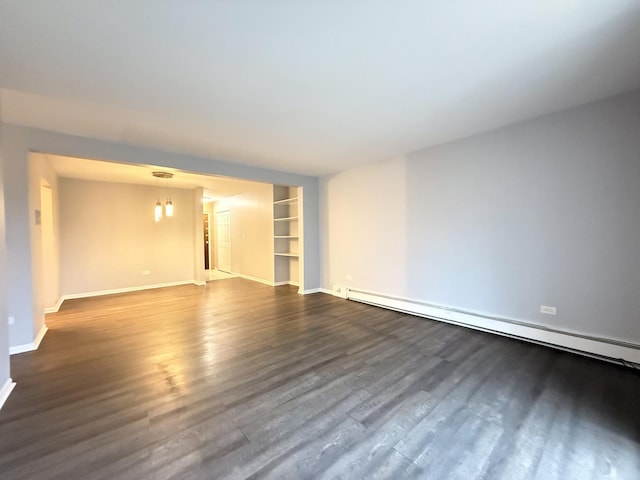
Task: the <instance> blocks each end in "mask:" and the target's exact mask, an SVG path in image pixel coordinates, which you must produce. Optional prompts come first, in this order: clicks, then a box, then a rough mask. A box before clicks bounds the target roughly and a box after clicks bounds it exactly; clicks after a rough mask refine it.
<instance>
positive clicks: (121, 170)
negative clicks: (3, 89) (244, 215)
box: [33, 153, 256, 201]
mask: <svg viewBox="0 0 640 480" xmlns="http://www.w3.org/2000/svg"><path fill="white" fill-rule="evenodd" d="M33 155H40V154H38V153H34V154H33ZM45 157H46V159H47V160H48V161H49V163H50V164H51V166H52V167H53V169H54V170H55V172H56V174H57V175H58V176H59V177H63V178H80V179H83V180H94V181H97V182H114V183H132V184H135V185H155V186H160V187H162V188H165V187H166V186H168V187H170V188H189V189H191V188H196V187H203V188H204V196H205V197H209V199H210V200H212V201H215V200H220V199H222V198H227V197H231V196H233V195H238V194H240V193H244V192H247V191H249V190H252V187H253V186H254V185H255V184H256V182H250V181H247V180H238V179H235V178H228V177H219V176H214V175H199V174H195V173H190V172H183V171H181V170H177V169H171V168H164V167H154V166H153V165H131V164H127V163H114V162H102V161H99V160H87V159H83V158H75V157H65V156H61V155H45ZM155 171H163V172H170V173H173V178H172V179H171V180H169V181H168V183H167V180H158V179H157V178H156V177H154V176H153V175H152V174H151V172H155Z"/></svg>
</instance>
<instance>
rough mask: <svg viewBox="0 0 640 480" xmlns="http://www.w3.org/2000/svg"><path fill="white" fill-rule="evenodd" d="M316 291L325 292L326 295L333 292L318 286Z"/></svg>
mask: <svg viewBox="0 0 640 480" xmlns="http://www.w3.org/2000/svg"><path fill="white" fill-rule="evenodd" d="M318 291H320V292H322V293H326V294H327V295H333V292H332V291H331V290H330V289H328V288H319V289H318Z"/></svg>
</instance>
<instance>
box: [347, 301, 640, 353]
mask: <svg viewBox="0 0 640 480" xmlns="http://www.w3.org/2000/svg"><path fill="white" fill-rule="evenodd" d="M347 298H348V299H349V300H355V301H357V302H362V303H368V304H371V305H376V306H380V307H384V308H389V309H391V310H397V311H400V312H406V313H409V314H412V315H418V316H421V317H427V318H431V319H434V320H440V321H443V322H447V323H452V324H455V325H460V326H463V327H468V328H472V329H475V330H482V331H485V332H490V333H496V334H499V335H504V336H508V337H515V338H518V339H521V340H528V341H531V342H534V343H539V344H543V345H546V346H551V347H555V348H560V349H562V350H569V351H572V352H576V353H581V354H583V355H584V354H586V355H595V356H598V357H608V358H610V359H620V358H623V359H625V360H627V361H629V362H633V363H637V364H640V345H636V344H631V343H625V342H620V341H617V340H613V339H608V338H602V337H591V336H587V335H584V334H580V333H577V332H570V331H564V330H557V329H550V328H547V327H544V326H542V325H536V324H531V323H525V322H521V321H518V320H512V319H508V318H499V317H489V316H486V315H483V314H481V313H478V312H465V311H461V310H457V309H452V308H448V307H445V306H436V305H430V304H425V303H421V302H416V301H413V300H408V299H403V298H396V297H389V296H386V295H380V294H375V293H368V292H360V291H354V290H348V291H347Z"/></svg>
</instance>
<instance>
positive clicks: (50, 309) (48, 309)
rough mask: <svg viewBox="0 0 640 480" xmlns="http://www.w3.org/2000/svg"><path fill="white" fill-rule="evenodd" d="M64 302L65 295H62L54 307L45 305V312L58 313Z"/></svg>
mask: <svg viewBox="0 0 640 480" xmlns="http://www.w3.org/2000/svg"><path fill="white" fill-rule="evenodd" d="M62 302H64V297H60V298H59V299H58V301H57V302H56V304H55V305H53V306H52V307H45V309H44V313H57V312H58V310H60V307H61V306H62Z"/></svg>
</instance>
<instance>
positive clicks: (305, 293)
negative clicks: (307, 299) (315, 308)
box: [298, 288, 324, 295]
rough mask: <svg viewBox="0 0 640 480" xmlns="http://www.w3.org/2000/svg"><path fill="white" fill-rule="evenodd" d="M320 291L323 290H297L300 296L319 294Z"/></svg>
mask: <svg viewBox="0 0 640 480" xmlns="http://www.w3.org/2000/svg"><path fill="white" fill-rule="evenodd" d="M322 290H323V289H322V288H310V289H308V290H298V293H299V294H300V295H309V294H311V293H320V292H322ZM323 293H324V292H323Z"/></svg>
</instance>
